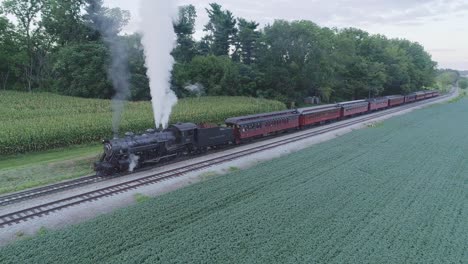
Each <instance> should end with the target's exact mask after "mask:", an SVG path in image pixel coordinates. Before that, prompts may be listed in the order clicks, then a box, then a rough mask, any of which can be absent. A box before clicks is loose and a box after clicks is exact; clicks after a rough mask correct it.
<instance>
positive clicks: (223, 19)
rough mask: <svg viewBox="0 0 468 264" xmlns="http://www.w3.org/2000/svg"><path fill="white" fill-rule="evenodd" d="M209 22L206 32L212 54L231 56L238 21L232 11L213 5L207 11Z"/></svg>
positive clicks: (206, 39)
mask: <svg viewBox="0 0 468 264" xmlns="http://www.w3.org/2000/svg"><path fill="white" fill-rule="evenodd" d="M206 12H207V13H208V17H209V22H208V24H206V25H205V29H204V31H206V32H207V33H208V35H207V36H206V38H205V41H206V42H207V43H208V45H209V47H210V54H212V55H215V56H227V55H230V54H229V53H230V51H231V47H233V46H234V42H235V37H236V34H237V28H236V19H235V18H234V16H233V15H232V13H231V12H230V11H227V10H222V7H221V5H219V4H216V3H212V4H210V8H207V9H206Z"/></svg>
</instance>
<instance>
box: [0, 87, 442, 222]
mask: <svg viewBox="0 0 468 264" xmlns="http://www.w3.org/2000/svg"><path fill="white" fill-rule="evenodd" d="M448 96H449V95H445V96H441V97H437V98H434V99H429V100H425V101H422V102H419V103H413V104H411V105H405V106H401V107H398V108H395V109H390V110H387V111H384V112H378V113H375V114H372V115H370V116H362V117H360V118H355V119H351V120H349V121H347V122H343V123H339V124H336V125H333V126H329V127H326V128H322V129H318V130H315V131H311V132H308V133H304V134H301V135H297V136H293V137H290V138H287V139H281V140H277V141H275V142H271V143H267V144H264V145H261V146H257V147H252V148H249V149H245V150H241V151H237V152H235V153H231V154H226V155H223V156H220V157H217V158H213V159H209V160H204V161H202V162H198V163H194V164H190V165H186V166H183V167H179V168H176V169H172V170H168V171H165V172H161V173H157V174H154V175H151V176H146V177H143V178H139V179H134V180H130V181H127V182H123V183H119V184H115V185H112V186H108V187H105V188H101V189H97V190H93V191H90V192H86V193H82V194H78V195H74V196H71V197H67V198H64V199H61V200H56V201H52V202H49V203H44V204H41V205H38V206H34V207H31V208H28V209H24V210H19V211H16V212H12V213H8V214H5V215H1V216H0V229H1V228H4V227H6V226H10V225H13V224H17V223H20V222H23V221H27V220H29V219H32V218H34V217H40V216H43V215H47V214H49V213H53V212H56V211H59V210H61V209H64V208H68V207H72V206H75V205H79V204H83V203H86V202H91V201H95V200H98V199H100V198H104V197H109V196H113V195H116V194H119V193H123V192H126V191H129V190H134V189H137V188H139V187H143V186H147V185H151V184H155V183H158V182H161V181H163V180H167V179H170V178H174V177H178V176H181V175H184V174H187V173H190V172H194V171H199V170H202V169H205V168H208V167H212V166H214V165H218V164H222V163H225V162H228V161H232V160H235V159H238V158H241V157H245V156H248V155H252V154H255V153H259V152H262V151H265V150H269V149H273V148H276V147H279V146H283V145H287V144H290V143H293V142H297V141H300V140H303V139H306V138H309V137H311V136H316V135H321V134H325V133H328V132H331V131H334V130H337V129H340V128H345V127H349V126H352V125H356V124H359V123H362V122H366V121H370V120H373V119H376V118H379V117H383V116H386V115H389V114H393V113H397V112H400V111H403V110H406V109H409V108H413V107H415V106H419V105H423V104H426V103H428V102H433V101H436V100H440V99H443V98H446V97H448ZM94 177H95V176H94ZM82 179H84V180H83V181H81V182H80V179H77V180H74V181H69V182H64V183H61V184H55V185H50V186H45V187H42V188H38V189H34V190H29V191H26V192H23V193H24V194H25V195H26V196H21V193H17V194H13V195H9V196H4V197H5V198H4V197H0V204H1V203H6V202H7V201H13V199H23V198H21V197H27V195H29V197H37V196H40V195H45V194H49V193H54V192H57V190H56V189H57V188H59V189H60V188H61V189H60V190H65V189H71V188H75V187H77V186H83V185H86V184H90V183H92V181H94V180H95V179H94V178H93V176H90V177H85V178H82ZM54 188H55V189H54ZM14 195H17V196H16V197H19V198H14ZM8 197H10V198H8ZM8 199H9V200H8ZM10 203H11V202H10Z"/></svg>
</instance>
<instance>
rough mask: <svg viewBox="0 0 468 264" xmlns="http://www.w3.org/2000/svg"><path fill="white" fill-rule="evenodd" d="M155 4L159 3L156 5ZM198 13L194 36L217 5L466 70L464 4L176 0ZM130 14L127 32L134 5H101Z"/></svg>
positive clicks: (119, 0)
mask: <svg viewBox="0 0 468 264" xmlns="http://www.w3.org/2000/svg"><path fill="white" fill-rule="evenodd" d="M155 1H159V0H155ZM176 1H178V3H180V4H187V3H189V4H193V5H195V6H196V7H197V11H198V19H197V28H198V33H197V35H198V36H200V35H201V34H203V32H202V29H203V25H204V24H206V22H207V20H208V18H207V15H206V12H205V8H206V7H207V6H208V4H209V3H211V2H217V3H219V4H221V5H222V6H223V7H224V8H226V9H229V10H230V11H231V12H233V13H234V15H235V16H237V17H244V18H246V19H249V20H255V21H257V22H260V23H261V24H262V25H265V24H268V23H271V22H273V21H274V19H286V20H297V19H307V20H311V21H313V22H315V23H317V24H319V25H320V26H327V27H339V28H342V27H351V26H352V27H357V28H361V29H364V30H366V31H369V32H371V33H380V34H384V35H386V36H387V37H400V38H406V39H409V40H411V41H417V42H419V43H421V44H422V45H423V46H424V47H425V48H426V50H428V51H429V52H430V53H431V54H432V56H433V59H434V60H435V61H437V62H438V63H439V67H441V68H454V69H460V70H468V0H386V1H384V0H235V1H234V0H217V1H216V0H176ZM105 3H106V5H108V6H111V7H116V6H118V7H121V8H123V9H127V10H129V11H130V12H131V14H132V21H131V23H130V25H129V26H128V28H127V30H128V31H135V30H138V24H139V13H138V9H139V0H105Z"/></svg>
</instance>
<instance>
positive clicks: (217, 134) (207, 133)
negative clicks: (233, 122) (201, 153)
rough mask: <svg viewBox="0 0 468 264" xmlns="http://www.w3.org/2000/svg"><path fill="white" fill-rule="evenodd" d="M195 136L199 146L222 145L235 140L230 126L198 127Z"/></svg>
mask: <svg viewBox="0 0 468 264" xmlns="http://www.w3.org/2000/svg"><path fill="white" fill-rule="evenodd" d="M195 138H196V141H197V147H199V148H206V147H210V146H222V145H227V144H230V143H232V142H234V141H235V139H234V130H233V129H232V128H230V127H213V128H198V129H197V131H196V135H195Z"/></svg>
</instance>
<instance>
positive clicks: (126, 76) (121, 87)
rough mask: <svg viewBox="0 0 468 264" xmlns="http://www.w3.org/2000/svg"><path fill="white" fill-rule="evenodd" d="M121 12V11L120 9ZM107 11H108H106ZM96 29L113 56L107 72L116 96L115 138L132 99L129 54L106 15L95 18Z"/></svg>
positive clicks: (113, 106)
mask: <svg viewBox="0 0 468 264" xmlns="http://www.w3.org/2000/svg"><path fill="white" fill-rule="evenodd" d="M119 10H120V9H119ZM104 11H106V9H105V10H104ZM107 11H112V10H107ZM94 20H95V26H96V27H97V28H96V29H97V30H98V31H99V32H100V33H101V35H102V38H103V40H104V42H105V44H106V45H107V46H108V48H109V51H110V56H111V64H110V65H109V69H108V71H107V75H108V77H109V78H110V79H111V81H112V86H113V87H114V91H115V94H114V96H113V97H112V103H111V105H112V131H113V132H114V137H117V136H118V134H119V128H120V122H121V120H122V114H123V110H124V107H125V102H126V101H127V100H128V98H129V97H130V81H129V80H130V71H129V68H128V53H127V49H126V47H125V45H124V43H123V42H122V41H121V40H120V39H119V36H118V32H119V29H118V26H116V24H115V23H114V22H113V21H112V19H109V18H108V17H106V16H105V14H104V13H101V14H99V15H98V16H97V17H95V18H94Z"/></svg>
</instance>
